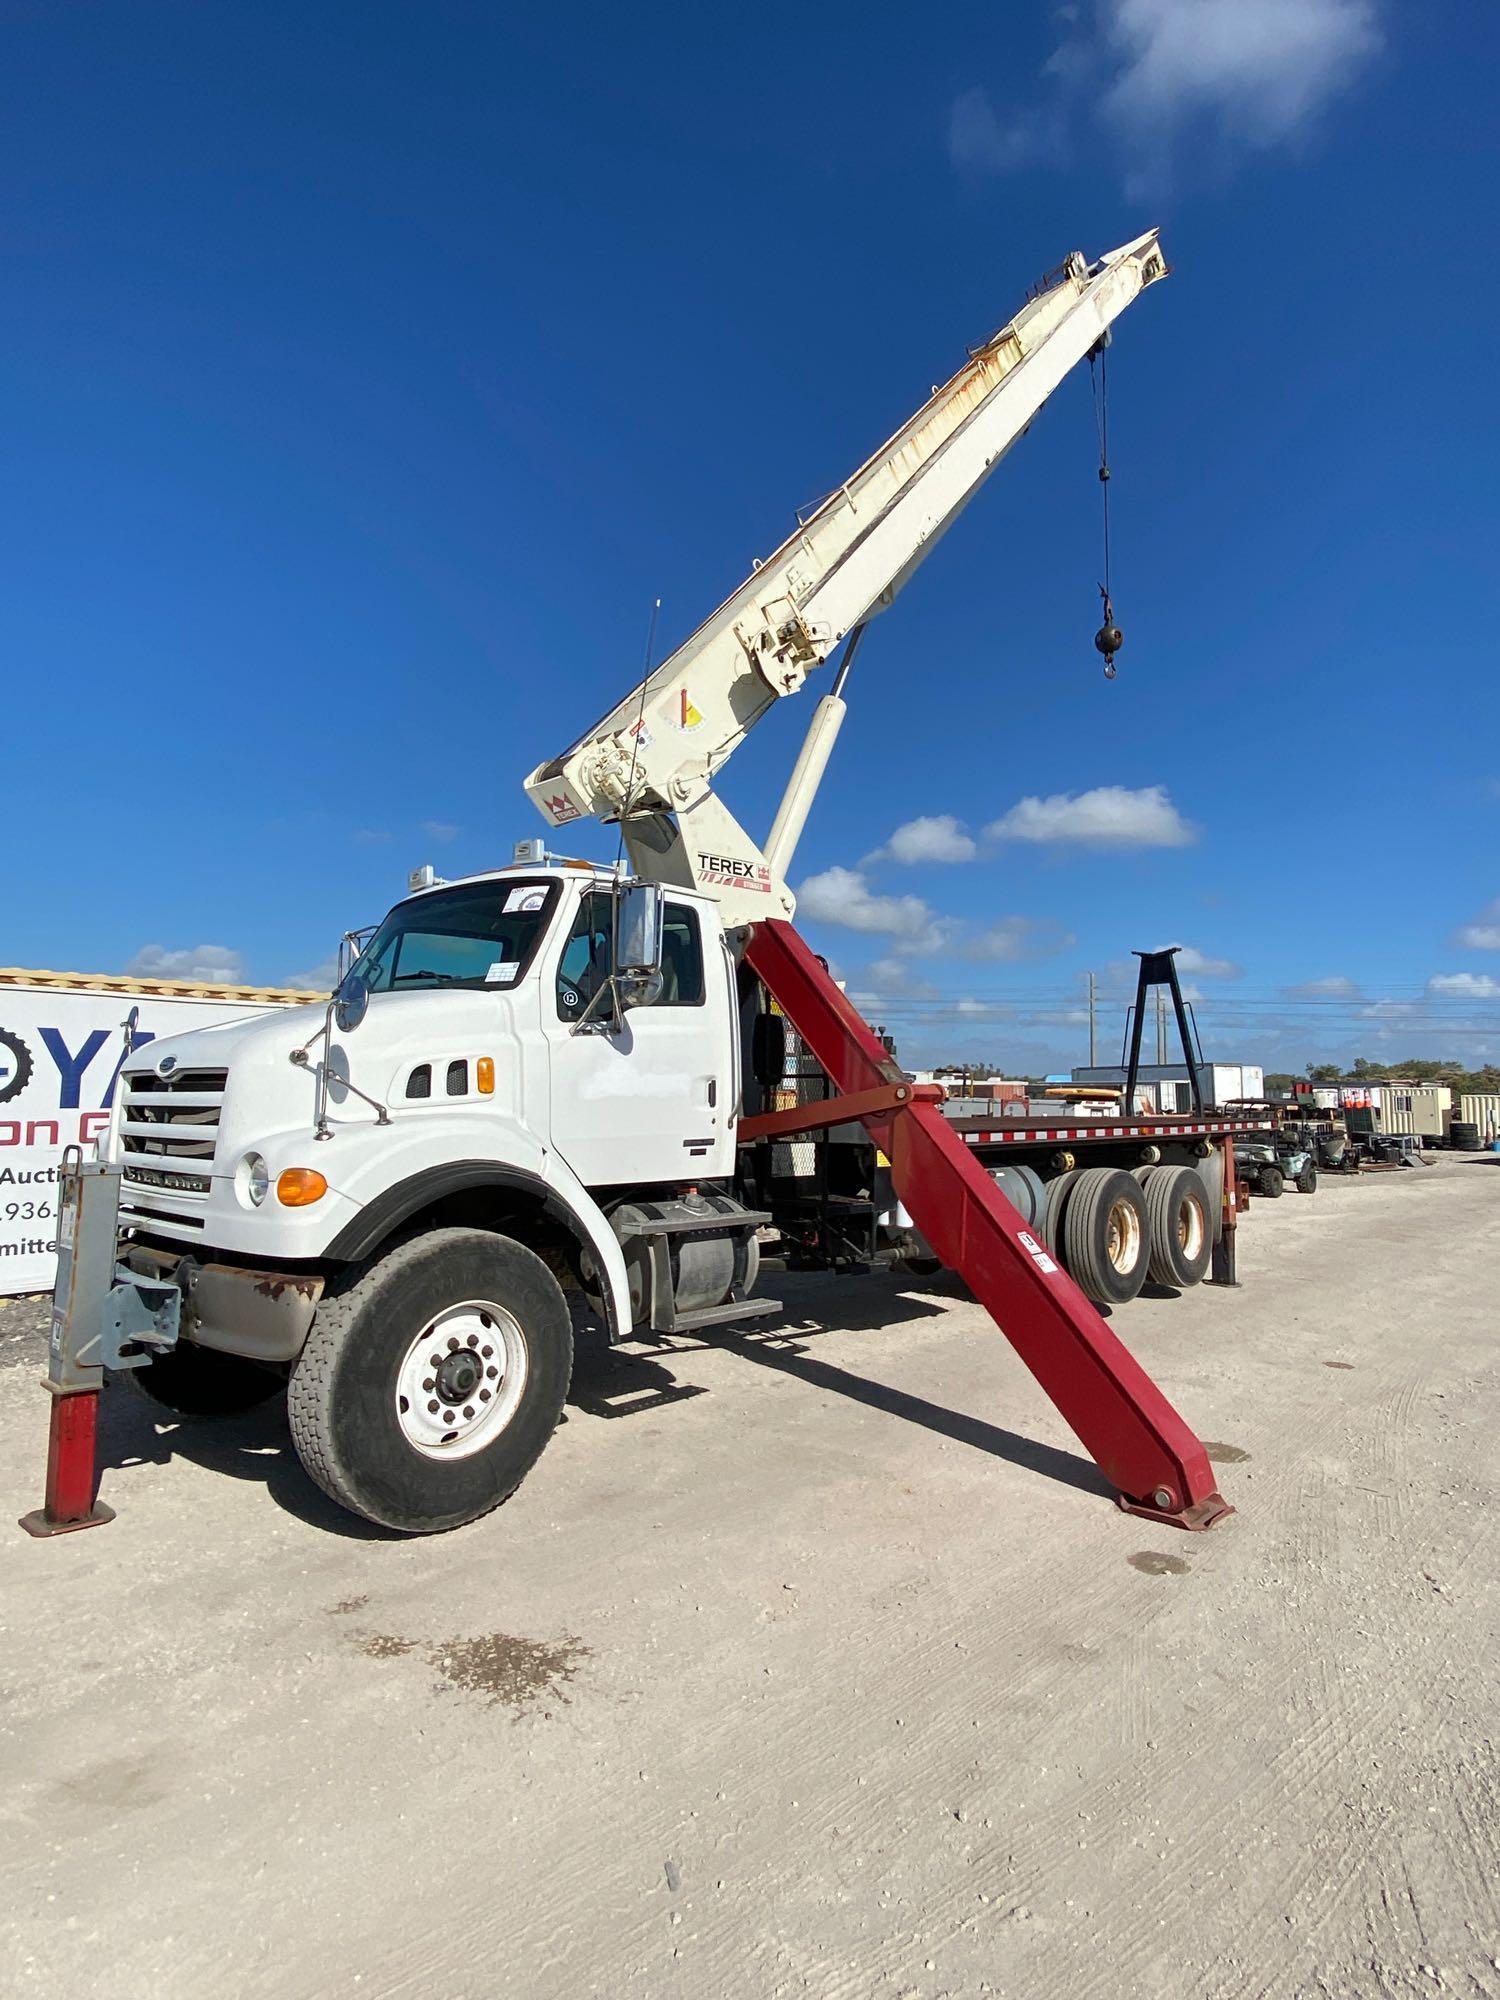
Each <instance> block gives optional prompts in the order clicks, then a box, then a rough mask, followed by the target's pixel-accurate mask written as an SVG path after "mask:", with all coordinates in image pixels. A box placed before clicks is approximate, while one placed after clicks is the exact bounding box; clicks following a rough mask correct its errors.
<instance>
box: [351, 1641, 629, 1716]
mask: <svg viewBox="0 0 1500 2000" xmlns="http://www.w3.org/2000/svg"><path fill="white" fill-rule="evenodd" d="M357 1643H358V1646H359V1650H360V1651H361V1652H362V1653H363V1654H364V1655H365V1656H366V1658H367V1659H371V1660H396V1659H400V1658H401V1657H402V1655H403V1654H406V1653H416V1652H420V1653H421V1655H422V1657H423V1658H424V1659H425V1660H426V1661H427V1663H428V1665H429V1666H430V1667H433V1668H434V1669H435V1670H436V1671H437V1672H438V1673H439V1674H441V1675H442V1677H443V1681H444V1683H445V1686H446V1687H447V1688H456V1689H459V1690H461V1691H462V1692H463V1693H464V1694H474V1695H478V1696H480V1698H481V1699H482V1700H483V1701H484V1702H485V1703H486V1704H487V1705H488V1706H490V1707H492V1708H493V1707H495V1706H497V1705H502V1706H504V1707H506V1708H510V1709H513V1710H514V1711H515V1713H516V1714H517V1715H519V1714H521V1713H522V1712H523V1710H525V1709H527V1708H530V1707H532V1706H533V1705H534V1704H535V1703H536V1702H538V1701H539V1700H540V1699H541V1698H542V1696H543V1695H550V1696H552V1697H553V1698H554V1699H556V1700H558V1701H566V1700H567V1699H568V1695H567V1686H568V1683H569V1682H570V1681H571V1680H572V1679H573V1677H574V1675H575V1674H576V1673H577V1672H578V1669H579V1667H580V1666H581V1665H582V1663H583V1662H584V1661H585V1660H586V1659H588V1658H589V1654H590V1648H589V1647H587V1646H585V1645H584V1643H583V1641H582V1640H581V1639H578V1638H575V1637H574V1636H573V1635H572V1634H571V1633H569V1634H565V1635H564V1636H563V1637H562V1638H561V1639H556V1640H552V1641H551V1642H548V1641H546V1640H541V1639H517V1638H514V1637H512V1636H511V1635H510V1634H509V1633H506V1632H487V1633H485V1634H483V1635H482V1636H481V1637H479V1638H477V1639H448V1640H445V1641H444V1642H443V1644H442V1645H440V1646H433V1645H429V1644H427V1643H425V1642H424V1641H420V1640H416V1639H400V1638H397V1637H396V1635H395V1634H394V1633H391V1632H365V1633H362V1634H361V1635H360V1636H359V1639H358V1641H357Z"/></svg>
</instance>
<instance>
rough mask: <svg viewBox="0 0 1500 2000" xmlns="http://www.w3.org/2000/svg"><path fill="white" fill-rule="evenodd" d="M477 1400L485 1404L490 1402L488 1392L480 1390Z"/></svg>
mask: <svg viewBox="0 0 1500 2000" xmlns="http://www.w3.org/2000/svg"><path fill="white" fill-rule="evenodd" d="M479 1400H480V1402H481V1403H487V1402H488V1401H489V1400H490V1392H489V1390H488V1389H481V1390H480V1392H479Z"/></svg>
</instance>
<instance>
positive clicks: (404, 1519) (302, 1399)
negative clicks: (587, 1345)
mask: <svg viewBox="0 0 1500 2000" xmlns="http://www.w3.org/2000/svg"><path fill="white" fill-rule="evenodd" d="M572 1370H573V1328H572V1322H571V1320H570V1318H569V1314H568V1308H567V1304H566V1302H565V1300H564V1298H563V1295H562V1290H561V1288H560V1287H559V1285H558V1282H557V1280H556V1278H554V1277H553V1275H552V1273H551V1272H550V1271H549V1270H548V1269H547V1267H546V1265H545V1264H544V1263H543V1262H542V1260H541V1259H540V1257H537V1256H536V1255H534V1254H533V1252H531V1251H530V1250H528V1249H526V1248H525V1246H524V1245H523V1244H520V1243H516V1242H513V1241H512V1240H511V1239H510V1238H509V1237H505V1236H493V1235H491V1234H490V1233H489V1232H488V1231H486V1230H482V1229H434V1230H432V1231H431V1232H430V1233H429V1234H427V1235H425V1236H419V1237H417V1238H415V1239H413V1241H411V1242H409V1243H404V1244H402V1245H401V1246H400V1247H399V1248H398V1249H396V1250H393V1251H392V1252H391V1253H390V1254H389V1255H388V1256H386V1257H382V1258H381V1259H380V1260H379V1261H378V1262H377V1263H375V1264H372V1265H369V1266H367V1267H366V1268H365V1270H364V1271H363V1272H362V1273H360V1274H358V1275H357V1276H356V1277H355V1278H354V1279H353V1280H352V1282H350V1283H349V1284H348V1285H347V1286H346V1287H345V1288H344V1289H342V1290H340V1291H338V1292H336V1293H335V1294H334V1295H333V1296H331V1297H330V1296H329V1295H328V1294H327V1293H325V1294H324V1297H323V1300H322V1303H321V1304H320V1305H319V1307H318V1310H317V1313H316V1315H315V1316H314V1319H313V1323H312V1330H311V1331H310V1333H309V1334H308V1337H307V1345H306V1346H305V1347H304V1348H303V1350H302V1354H301V1357H300V1358H299V1360H298V1362H297V1364H296V1367H295V1368H294V1370H293V1372H292V1379H291V1383H290V1385H289V1388H288V1391H287V1414H288V1416H289V1417H290V1419H291V1427H292V1441H293V1443H294V1444H295V1445H296V1447H297V1455H298V1457H299V1458H300V1459H301V1460H302V1463H303V1465H304V1466H305V1467H306V1468H307V1471H308V1473H309V1474H310V1476H311V1477H312V1478H313V1479H315V1480H316V1481H317V1483H318V1485H319V1486H321V1487H322V1488H323V1491H324V1492H325V1493H327V1494H329V1495H331V1497H332V1498H333V1499H335V1500H337V1501H338V1502H339V1503H340V1504H341V1505H342V1506H345V1507H348V1508H349V1509H350V1510H351V1511H352V1512H353V1513H356V1514H362V1515H363V1516H364V1517H365V1519H366V1520H367V1521H375V1522H377V1523H379V1525H380V1526H382V1527H386V1528H396V1529H399V1530H400V1531H401V1532H402V1533H404V1534H409V1535H430V1534H437V1533H439V1532H440V1531H441V1530H443V1529H445V1528H457V1527H461V1526H462V1525H463V1524H464V1523H465V1522H466V1521H474V1520H477V1519H478V1518H479V1516H480V1515H481V1514H487V1513H489V1511H490V1509H491V1508H492V1507H498V1506H499V1504H500V1502H501V1501H502V1500H508V1499H509V1498H510V1496H511V1494H512V1493H514V1492H515V1490H516V1488H517V1487H518V1486H519V1485H520V1483H521V1481H522V1480H523V1479H524V1478H525V1477H526V1474H527V1473H528V1472H529V1471H530V1470H531V1468H532V1466H533V1465H535V1463H536V1461H537V1459H538V1458H540V1456H541V1454H542V1450H543V1447H544V1446H545V1445H546V1443H547V1440H548V1438H550V1437H551V1435H552V1433H553V1431H554V1430H555V1429H556V1427H557V1420H558V1418H559V1416H560V1415H561V1414H562V1406H563V1398H564V1397H565V1396H566V1394H567V1390H568V1381H569V1378H570V1376H571V1374H572Z"/></svg>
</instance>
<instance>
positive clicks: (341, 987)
mask: <svg viewBox="0 0 1500 2000" xmlns="http://www.w3.org/2000/svg"><path fill="white" fill-rule="evenodd" d="M369 1004H370V989H369V987H368V986H366V984H365V982H364V981H363V980H362V979H361V978H360V976H359V974H358V973H357V972H356V971H354V970H353V969H352V968H351V969H350V970H349V971H348V972H346V973H345V974H344V976H343V978H342V979H341V980H340V981H339V984H338V991H337V992H336V993H335V994H334V996H333V1018H334V1020H335V1021H336V1022H337V1024H338V1028H339V1032H340V1033H341V1034H345V1035H349V1034H352V1033H353V1032H354V1030H355V1029H356V1028H357V1027H358V1026H359V1024H360V1022H361V1021H362V1020H363V1019H364V1018H365V1009H366V1008H367V1007H368V1006H369Z"/></svg>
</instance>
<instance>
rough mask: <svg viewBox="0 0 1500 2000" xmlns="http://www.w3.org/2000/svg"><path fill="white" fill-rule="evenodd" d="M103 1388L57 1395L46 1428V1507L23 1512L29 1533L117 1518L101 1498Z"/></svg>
mask: <svg viewBox="0 0 1500 2000" xmlns="http://www.w3.org/2000/svg"><path fill="white" fill-rule="evenodd" d="M98 1424H99V1391H98V1390H97V1389H84V1390H81V1391H79V1392H77V1393H76V1394H73V1395H62V1396H60V1395H58V1394H56V1393H55V1392H54V1394H53V1397H52V1416H51V1420H50V1422H49V1424H48V1427H47V1487H46V1497H45V1499H44V1500H43V1502H42V1505H41V1506H40V1507H38V1508H35V1509H34V1510H33V1511H32V1512H31V1513H30V1514H23V1515H22V1516H21V1526H22V1527H23V1528H24V1529H25V1530H26V1532H27V1534H28V1535H37V1536H40V1537H46V1536H48V1535H71V1534H74V1533H76V1531H77V1530H78V1529H79V1528H97V1527H101V1526H102V1525H103V1523H104V1522H106V1521H112V1520H113V1519H114V1518H115V1512H114V1509H113V1507H106V1506H105V1505H104V1504H103V1503H102V1502H101V1501H100V1500H99V1498H98V1493H99V1466H98V1454H97V1434H98Z"/></svg>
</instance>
